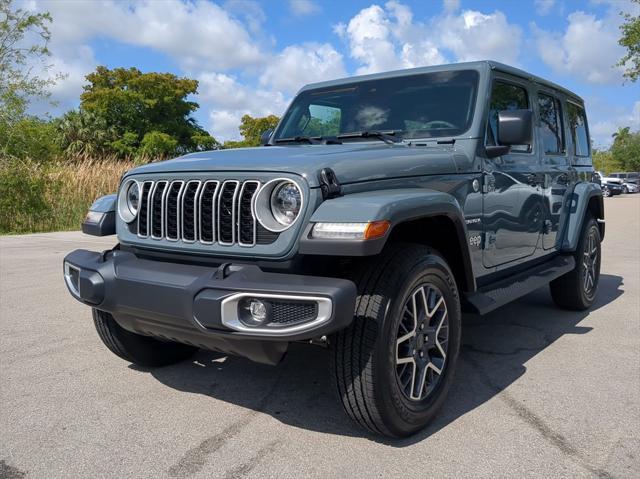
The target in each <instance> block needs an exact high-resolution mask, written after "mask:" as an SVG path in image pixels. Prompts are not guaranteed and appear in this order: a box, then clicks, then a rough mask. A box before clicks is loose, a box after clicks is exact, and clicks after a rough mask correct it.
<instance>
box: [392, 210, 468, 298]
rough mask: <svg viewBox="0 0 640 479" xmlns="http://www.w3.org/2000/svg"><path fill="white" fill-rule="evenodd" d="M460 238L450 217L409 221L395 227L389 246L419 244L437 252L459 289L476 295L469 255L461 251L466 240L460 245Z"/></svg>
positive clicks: (433, 217)
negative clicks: (445, 262)
mask: <svg viewBox="0 0 640 479" xmlns="http://www.w3.org/2000/svg"><path fill="white" fill-rule="evenodd" d="M460 234H461V233H459V232H458V229H457V228H456V225H455V223H454V222H453V220H452V219H451V218H449V217H448V216H432V217H427V218H420V219H417V220H411V221H406V222H404V223H400V224H399V225H396V226H395V227H394V228H393V230H392V231H391V235H390V236H389V239H388V240H387V244H391V243H397V242H402V243H418V244H423V245H426V246H429V247H431V248H433V249H435V250H437V251H438V252H439V253H440V254H441V255H442V256H443V257H444V259H445V260H446V261H447V264H448V265H449V267H450V268H451V270H452V271H453V275H454V276H455V279H456V283H457V284H458V289H459V290H461V291H473V290H474V289H475V287H474V284H473V275H472V273H471V270H470V268H471V265H470V264H469V263H468V262H469V254H468V253H469V252H468V250H467V251H466V252H465V251H464V250H463V249H462V247H463V245H466V238H464V241H460V240H461V238H460Z"/></svg>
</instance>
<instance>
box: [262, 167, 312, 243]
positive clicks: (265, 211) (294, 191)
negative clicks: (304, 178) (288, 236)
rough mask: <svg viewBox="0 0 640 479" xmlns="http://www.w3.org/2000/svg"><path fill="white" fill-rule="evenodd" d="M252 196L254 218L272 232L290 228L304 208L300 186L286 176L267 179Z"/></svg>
mask: <svg viewBox="0 0 640 479" xmlns="http://www.w3.org/2000/svg"><path fill="white" fill-rule="evenodd" d="M253 198H254V200H253V204H252V208H253V213H254V214H255V216H256V219H257V220H258V222H259V223H260V224H261V225H262V226H263V227H264V228H266V229H267V230H269V231H271V232H273V233H281V232H283V231H285V230H287V229H289V228H291V226H293V224H294V223H295V222H296V221H297V220H298V218H299V217H300V213H301V211H302V210H303V208H304V206H303V205H304V194H303V191H302V188H301V187H300V185H298V183H297V182H296V181H294V180H289V179H286V178H276V179H274V180H271V181H268V182H267V183H265V184H264V185H262V187H261V188H260V189H259V190H258V193H257V194H256V195H255V196H254V197H253Z"/></svg>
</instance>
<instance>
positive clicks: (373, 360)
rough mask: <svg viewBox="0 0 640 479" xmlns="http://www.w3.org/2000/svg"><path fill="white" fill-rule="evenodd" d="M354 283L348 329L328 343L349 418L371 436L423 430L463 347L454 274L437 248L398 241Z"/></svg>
mask: <svg viewBox="0 0 640 479" xmlns="http://www.w3.org/2000/svg"><path fill="white" fill-rule="evenodd" d="M358 276H359V277H358V278H356V283H357V285H358V299H357V301H356V311H355V317H354V320H353V323H352V325H351V326H350V327H349V328H347V329H346V330H343V331H340V332H339V333H337V334H336V335H335V336H334V337H333V338H332V347H333V354H332V374H331V376H332V378H333V379H334V383H335V386H336V388H337V391H338V395H339V396H340V399H341V401H342V404H343V406H344V409H345V410H346V412H347V414H348V415H349V416H350V417H351V418H352V419H353V420H354V421H355V422H356V423H358V424H359V425H361V426H362V427H364V428H366V429H368V430H369V431H371V432H374V433H376V434H382V435H386V436H391V437H404V436H408V435H411V434H413V433H415V432H417V431H419V430H420V429H422V428H424V427H425V426H426V425H427V424H428V423H429V421H431V419H433V417H434V416H435V414H436V413H437V411H438V409H439V408H440V407H441V406H442V404H443V403H444V401H445V398H446V395H447V392H448V390H449V388H450V387H451V383H452V381H453V376H454V371H455V368H456V363H457V359H458V352H459V349H460V330H461V325H460V321H461V312H460V300H459V296H458V290H457V287H456V283H455V280H454V277H453V274H452V272H451V270H450V269H449V267H448V265H447V263H446V262H445V260H444V259H443V258H442V257H441V256H440V255H439V254H438V253H436V252H435V251H433V250H430V249H429V248H426V247H424V246H420V245H412V244H395V245H392V246H391V247H389V248H388V249H387V250H385V252H384V253H382V254H381V255H380V256H379V257H378V258H377V259H376V260H374V261H370V262H369V263H368V265H367V266H366V267H365V268H363V270H362V271H361V272H360V274H359V275H358Z"/></svg>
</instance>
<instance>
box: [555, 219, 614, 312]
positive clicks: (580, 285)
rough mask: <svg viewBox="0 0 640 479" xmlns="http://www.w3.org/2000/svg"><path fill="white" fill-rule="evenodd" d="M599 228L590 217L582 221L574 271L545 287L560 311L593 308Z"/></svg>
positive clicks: (598, 268)
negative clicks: (547, 287)
mask: <svg viewBox="0 0 640 479" xmlns="http://www.w3.org/2000/svg"><path fill="white" fill-rule="evenodd" d="M600 241H601V240H600V228H598V223H597V222H596V220H595V219H594V218H593V217H592V216H587V217H585V219H584V225H583V227H582V234H581V236H580V241H578V247H577V248H576V252H575V259H576V267H575V268H574V269H573V270H572V271H570V272H568V273H567V274H565V275H563V276H560V277H559V278H558V279H555V280H553V281H552V282H551V283H550V284H549V288H550V290H551V297H552V298H553V301H554V302H555V303H556V304H557V305H558V306H560V307H561V308H563V309H569V310H573V311H584V310H585V309H588V308H589V307H591V305H592V304H593V301H594V300H595V298H596V294H597V292H598V283H599V281H600V261H601V258H602V254H601V247H600Z"/></svg>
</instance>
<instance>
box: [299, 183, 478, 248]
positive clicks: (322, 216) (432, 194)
mask: <svg viewBox="0 0 640 479" xmlns="http://www.w3.org/2000/svg"><path fill="white" fill-rule="evenodd" d="M431 216H447V217H448V218H450V219H451V220H452V221H453V223H454V225H455V226H456V230H457V232H458V235H459V238H462V240H463V242H464V246H465V251H466V255H467V258H468V254H469V250H468V247H466V240H465V238H466V237H467V235H466V227H465V223H464V215H463V213H462V210H461V209H460V205H459V204H458V202H457V200H456V199H455V198H454V197H453V196H451V195H450V194H447V193H443V192H441V191H436V190H429V189H424V188H420V189H418V188H406V189H393V190H377V191H368V192H363V193H354V194H350V195H346V196H342V197H339V198H335V199H331V200H327V201H325V202H323V203H322V204H321V205H320V206H319V207H318V209H317V210H316V211H315V212H314V213H313V215H312V216H311V220H310V223H309V225H307V227H306V229H305V231H304V233H303V235H302V238H301V240H300V246H299V252H300V253H302V254H317V255H333V256H369V255H375V254H378V253H380V251H382V248H384V245H385V243H386V241H387V239H388V237H389V235H390V234H391V232H392V231H393V228H394V227H395V226H397V225H399V224H401V223H404V222H406V221H411V220H416V219H419V218H425V217H431ZM378 220H389V221H390V222H391V228H390V230H389V232H387V234H386V235H385V236H384V237H382V238H378V239H375V240H318V239H310V233H311V228H312V227H313V224H314V223H319V222H327V223H367V222H370V221H378ZM467 258H465V259H467Z"/></svg>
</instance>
